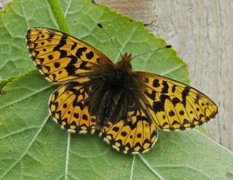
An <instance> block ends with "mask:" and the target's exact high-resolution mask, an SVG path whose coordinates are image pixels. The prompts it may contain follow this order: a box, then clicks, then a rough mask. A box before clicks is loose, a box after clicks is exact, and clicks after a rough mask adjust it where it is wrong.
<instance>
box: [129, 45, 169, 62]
mask: <svg viewBox="0 0 233 180" xmlns="http://www.w3.org/2000/svg"><path fill="white" fill-rule="evenodd" d="M169 48H172V45H170V44H168V45H165V46H163V47H161V48H157V49H153V50H150V51H146V52H143V53H140V54H137V55H135V56H134V57H132V59H134V58H136V57H138V56H143V55H144V54H148V53H152V52H156V51H160V50H163V49H169ZM132 59H131V60H132Z"/></svg>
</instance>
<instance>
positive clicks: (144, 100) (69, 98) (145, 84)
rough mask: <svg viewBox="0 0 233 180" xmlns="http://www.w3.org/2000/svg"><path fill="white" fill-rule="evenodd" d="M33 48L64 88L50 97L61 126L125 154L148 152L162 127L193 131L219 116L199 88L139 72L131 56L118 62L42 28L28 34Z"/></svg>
mask: <svg viewBox="0 0 233 180" xmlns="http://www.w3.org/2000/svg"><path fill="white" fill-rule="evenodd" d="M27 46H28V48H29V52H30V54H31V56H32V59H33V60H34V63H35V64H36V66H37V68H38V69H39V71H40V72H41V74H42V75H43V76H44V77H45V78H46V79H47V80H48V81H50V82H54V83H56V84H61V85H60V87H58V88H57V89H56V90H55V91H54V93H53V94H52V95H51V97H50V99H49V110H50V112H51V115H52V117H53V119H54V120H55V122H56V123H58V124H59V125H60V126H61V127H62V128H64V129H67V130H68V131H69V132H73V133H78V134H93V133H94V132H96V131H97V132H99V135H100V136H101V138H102V139H103V140H104V141H105V142H107V143H108V144H110V145H111V146H112V147H113V148H114V149H116V150H118V151H120V152H123V153H126V154H137V153H144V152H147V151H148V150H149V149H150V148H151V147H152V146H153V145H154V144H155V142H156V141H157V139H158V133H157V131H158V129H162V130H168V131H170V130H184V129H186V128H193V127H195V126H198V125H201V124H203V123H205V122H207V121H209V120H210V119H211V118H213V117H214V116H215V115H216V114H217V112H218V108H217V106H216V104H215V103H214V102H213V101H212V100H211V99H210V98H209V97H207V96H206V95H204V94H203V93H201V92H200V91H198V90H196V89H195V88H192V87H190V86H188V85H186V84H183V83H181V82H178V81H175V80H172V79H170V78H167V77H164V76H160V75H158V74H154V73H149V72H142V71H133V70H132V66H131V60H132V58H131V55H130V54H125V55H123V56H122V59H121V60H120V61H119V62H116V63H113V62H112V61H111V59H110V58H108V57H107V56H106V55H104V54H103V53H102V52H100V51H99V50H97V49H96V48H94V47H93V46H91V45H89V44H87V43H85V42H84V41H82V40H80V39H77V38H75V37H73V36H71V35H69V34H66V33H63V32H60V31H57V30H54V29H49V28H40V27H39V28H31V29H29V30H28V32H27ZM167 47H170V46H167Z"/></svg>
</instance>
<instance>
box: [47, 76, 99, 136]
mask: <svg viewBox="0 0 233 180" xmlns="http://www.w3.org/2000/svg"><path fill="white" fill-rule="evenodd" d="M88 81H89V79H88V78H87V77H85V78H82V79H76V80H74V81H72V82H68V83H65V84H64V85H62V86H60V87H59V88H58V89H57V90H56V91H55V92H54V93H53V94H52V95H51V97H50V101H49V109H50V112H51V115H52V117H53V119H54V120H55V121H56V122H57V123H58V124H59V125H60V126H61V127H62V128H64V129H67V130H68V131H70V132H74V133H79V134H86V133H91V134H93V133H94V132H95V122H96V117H95V116H93V115H91V114H90V111H89V106H88V105H87V103H88V98H89V94H90V93H92V92H91V86H90V85H89V84H88V83H87V82H88Z"/></svg>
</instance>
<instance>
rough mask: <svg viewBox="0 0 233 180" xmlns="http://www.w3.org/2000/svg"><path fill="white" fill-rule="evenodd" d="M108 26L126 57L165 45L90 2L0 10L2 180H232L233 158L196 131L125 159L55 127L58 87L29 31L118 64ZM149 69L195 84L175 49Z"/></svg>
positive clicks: (27, 1)
mask: <svg viewBox="0 0 233 180" xmlns="http://www.w3.org/2000/svg"><path fill="white" fill-rule="evenodd" d="M99 22H101V23H102V24H103V25H104V26H105V28H106V29H107V30H108V31H109V33H110V34H111V37H112V38H113V40H114V41H115V42H117V43H118V45H119V47H120V48H121V52H123V53H124V52H131V53H132V54H133V55H136V54H138V53H140V52H146V51H148V50H151V49H156V48H158V47H162V46H164V45H165V44H166V43H165V41H164V40H163V39H161V38H159V37H156V36H154V35H152V34H151V33H149V32H148V31H147V30H146V29H145V28H144V27H143V25H142V24H141V23H140V22H135V21H132V20H130V19H129V18H128V17H124V16H122V15H120V14H117V13H115V12H112V11H111V10H109V9H108V8H107V7H104V6H100V5H95V4H93V3H92V2H91V1H89V0H73V1H72V0H69V1H65V0H60V1H59V0H54V1H52V0H48V1H41V0H14V1H13V2H12V3H10V4H8V5H7V7H5V8H4V9H3V10H2V11H0V179H33V178H39V179H230V178H233V155H232V152H230V151H228V150H226V149H225V148H223V147H222V146H220V145H218V144H216V143H215V142H213V141H212V140H210V139H209V138H208V137H206V136H205V135H203V134H202V133H200V132H199V131H197V130H195V129H194V130H187V131H184V132H162V131H159V140H158V142H157V143H156V145H155V146H154V148H153V149H152V150H151V151H150V152H148V153H146V154H143V155H137V156H130V155H123V154H120V153H118V152H116V151H115V150H113V149H112V148H110V147H109V146H108V145H107V144H105V143H104V142H102V141H101V140H100V139H99V138H98V137H97V136H96V135H94V136H88V135H76V134H72V135H70V134H68V133H67V132H65V131H62V130H61V129H60V128H58V127H57V126H56V125H55V123H54V122H53V121H51V118H50V115H49V112H48V105H47V102H48V98H49V95H50V94H51V93H52V92H53V91H54V89H55V88H56V86H53V85H52V84H50V83H48V82H47V81H46V80H44V79H43V77H42V76H41V75H40V74H39V73H38V72H37V70H36V68H35V67H34V65H33V63H32V61H31V59H30V57H29V54H28V50H27V48H26V44H25V35H26V32H27V29H28V28H30V27H50V28H55V29H59V30H62V31H64V32H67V33H70V34H72V35H74V36H76V37H78V38H80V39H82V40H84V41H86V42H88V43H90V44H91V45H93V46H95V47H96V48H98V49H100V50H101V51H103V52H104V53H105V54H106V55H108V56H109V57H110V58H111V59H113V60H117V59H118V57H119V52H118V51H117V50H116V49H115V48H114V47H113V45H112V43H111V41H110V40H109V39H108V37H107V36H106V35H105V34H104V33H103V31H102V30H101V29H100V28H98V27H97V26H96V24H97V23H99ZM133 66H134V69H137V70H147V71H150V72H155V73H158V74H163V75H166V76H169V77H171V78H173V79H176V80H179V81H182V82H186V83H188V82H189V81H188V76H187V67H186V65H185V64H184V63H183V62H182V61H181V60H180V58H178V57H177V55H176V52H175V51H174V50H172V49H169V50H163V51H158V52H156V53H150V54H146V55H144V56H140V57H138V58H136V59H134V60H133Z"/></svg>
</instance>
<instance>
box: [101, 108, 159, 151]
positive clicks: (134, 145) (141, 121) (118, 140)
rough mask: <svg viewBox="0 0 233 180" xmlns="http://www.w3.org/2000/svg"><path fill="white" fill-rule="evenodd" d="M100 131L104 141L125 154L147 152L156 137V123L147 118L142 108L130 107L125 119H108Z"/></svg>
mask: <svg viewBox="0 0 233 180" xmlns="http://www.w3.org/2000/svg"><path fill="white" fill-rule="evenodd" d="M100 131H101V132H100V136H101V137H102V138H103V140H104V141H106V142H107V143H108V144H110V145H112V147H113V148H114V149H116V150H118V151H120V152H123V153H125V154H138V153H144V152H147V151H148V150H149V149H150V148H151V147H152V146H153V145H154V143H155V142H156V140H157V138H158V135H157V127H156V124H155V123H154V122H153V121H152V122H150V121H149V120H148V118H147V116H146V115H145V113H144V112H143V110H142V109H132V110H131V111H129V112H128V115H127V118H126V119H122V120H120V121H118V122H116V123H113V122H111V120H110V121H108V123H107V124H106V125H104V126H103V127H101V130H100Z"/></svg>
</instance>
